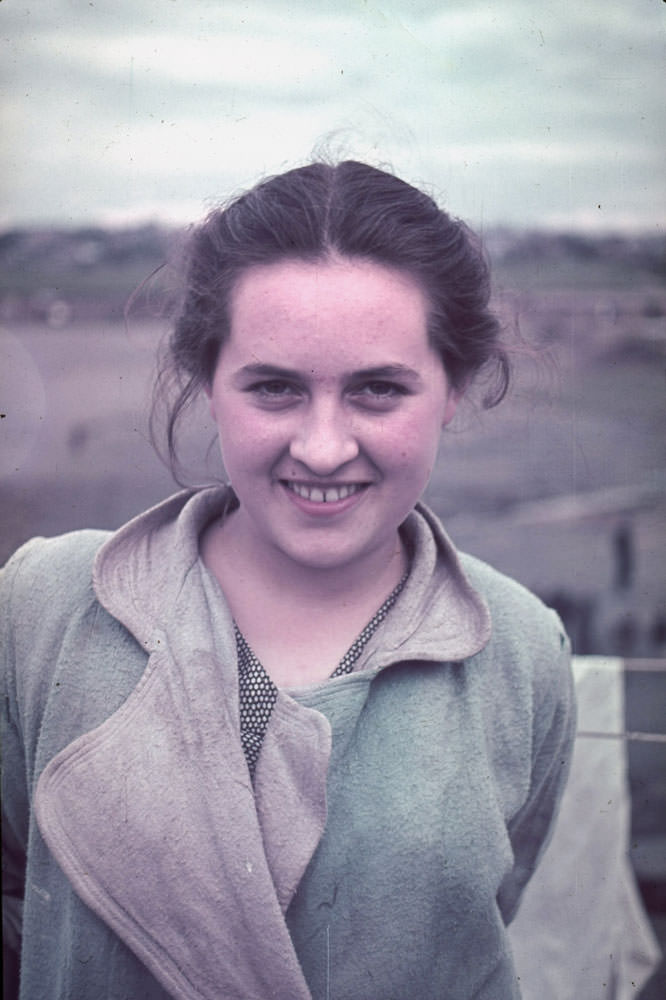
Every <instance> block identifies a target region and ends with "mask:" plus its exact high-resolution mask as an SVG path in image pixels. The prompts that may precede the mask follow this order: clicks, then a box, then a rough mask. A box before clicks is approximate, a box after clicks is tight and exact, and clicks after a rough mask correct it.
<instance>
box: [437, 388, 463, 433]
mask: <svg viewBox="0 0 666 1000" xmlns="http://www.w3.org/2000/svg"><path fill="white" fill-rule="evenodd" d="M464 392H465V390H464V389H449V393H448V396H447V399H446V405H445V407H444V413H443V415H442V428H444V427H446V426H447V424H450V423H451V421H452V420H453V418H454V417H455V415H456V410H457V409H458V403H459V402H460V400H461V399H462V397H463V394H464Z"/></svg>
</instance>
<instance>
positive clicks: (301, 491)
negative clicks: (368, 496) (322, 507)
mask: <svg viewBox="0 0 666 1000" xmlns="http://www.w3.org/2000/svg"><path fill="white" fill-rule="evenodd" d="M287 485H288V486H289V489H290V490H293V491H294V493H298V495H299V497H303V499H304V500H311V501H312V502H313V503H335V501H336V500H344V499H345V498H346V497H348V496H351V494H352V493H356V492H357V490H360V489H361V487H360V486H357V485H356V484H354V483H350V484H349V485H345V486H328V487H326V489H321V488H320V487H318V486H306V485H305V484H304V483H287Z"/></svg>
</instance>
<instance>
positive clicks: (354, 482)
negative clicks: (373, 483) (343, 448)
mask: <svg viewBox="0 0 666 1000" xmlns="http://www.w3.org/2000/svg"><path fill="white" fill-rule="evenodd" d="M281 479H282V482H283V483H289V484H290V485H295V486H307V487H308V488H310V489H320V490H326V489H334V488H336V487H337V488H339V487H341V486H367V485H368V480H366V479H344V480H343V479H300V478H299V477H296V476H294V477H293V478H292V477H291V476H282V477H281Z"/></svg>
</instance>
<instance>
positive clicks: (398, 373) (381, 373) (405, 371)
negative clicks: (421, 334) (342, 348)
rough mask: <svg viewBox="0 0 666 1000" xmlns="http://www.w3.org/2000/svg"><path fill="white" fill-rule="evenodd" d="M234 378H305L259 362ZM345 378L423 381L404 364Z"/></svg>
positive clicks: (377, 366) (278, 366)
mask: <svg viewBox="0 0 666 1000" xmlns="http://www.w3.org/2000/svg"><path fill="white" fill-rule="evenodd" d="M234 377H235V378H240V379H242V378H249V377H254V378H257V377H261V378H289V379H292V380H298V379H302V378H303V374H302V373H301V372H299V371H296V370H295V369H293V368H282V367H281V366H280V365H271V364H264V363H263V362H260V361H258V362H254V363H253V364H249V365H243V367H242V368H239V369H238V371H237V372H236V374H235V376H234ZM344 377H345V378H346V379H384V378H401V379H407V380H409V381H411V382H421V381H422V379H421V376H420V375H419V373H418V372H417V371H415V370H414V369H413V368H410V367H409V365H402V364H388V365H375V366H373V367H370V368H359V369H358V370H357V371H353V372H348V373H345V375H344Z"/></svg>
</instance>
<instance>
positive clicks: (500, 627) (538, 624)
mask: <svg viewBox="0 0 666 1000" xmlns="http://www.w3.org/2000/svg"><path fill="white" fill-rule="evenodd" d="M459 558H460V564H461V566H462V569H463V571H464V573H465V575H466V577H467V579H468V580H469V582H470V583H471V585H472V586H473V587H474V589H475V590H476V591H477V592H478V593H480V594H481V595H482V597H483V598H484V600H485V601H486V603H487V604H488V607H489V609H490V615H491V619H492V627H493V635H494V637H495V639H496V640H498V641H501V642H503V643H509V644H510V645H516V644H517V645H519V646H520V645H528V646H529V647H530V648H531V649H532V650H534V651H535V652H536V651H537V650H538V649H543V650H544V651H552V650H558V651H559V650H560V649H563V648H565V647H566V648H568V639H567V635H566V632H565V631H564V626H563V625H562V622H561V620H560V618H559V616H558V615H557V613H556V612H555V611H553V609H552V608H549V607H547V606H546V605H545V604H544V603H543V601H542V600H540V598H538V597H537V596H536V595H535V594H533V593H532V592H531V591H530V590H528V589H527V587H524V586H523V585H522V584H521V583H518V581H517V580H513V579H512V578H511V577H508V576H506V575H505V574H504V573H501V572H499V570H496V569H494V568H493V567H492V566H489V565H488V564H487V563H485V562H483V561H482V560H481V559H477V558H476V556H471V555H469V554H467V553H460V554H459Z"/></svg>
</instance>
